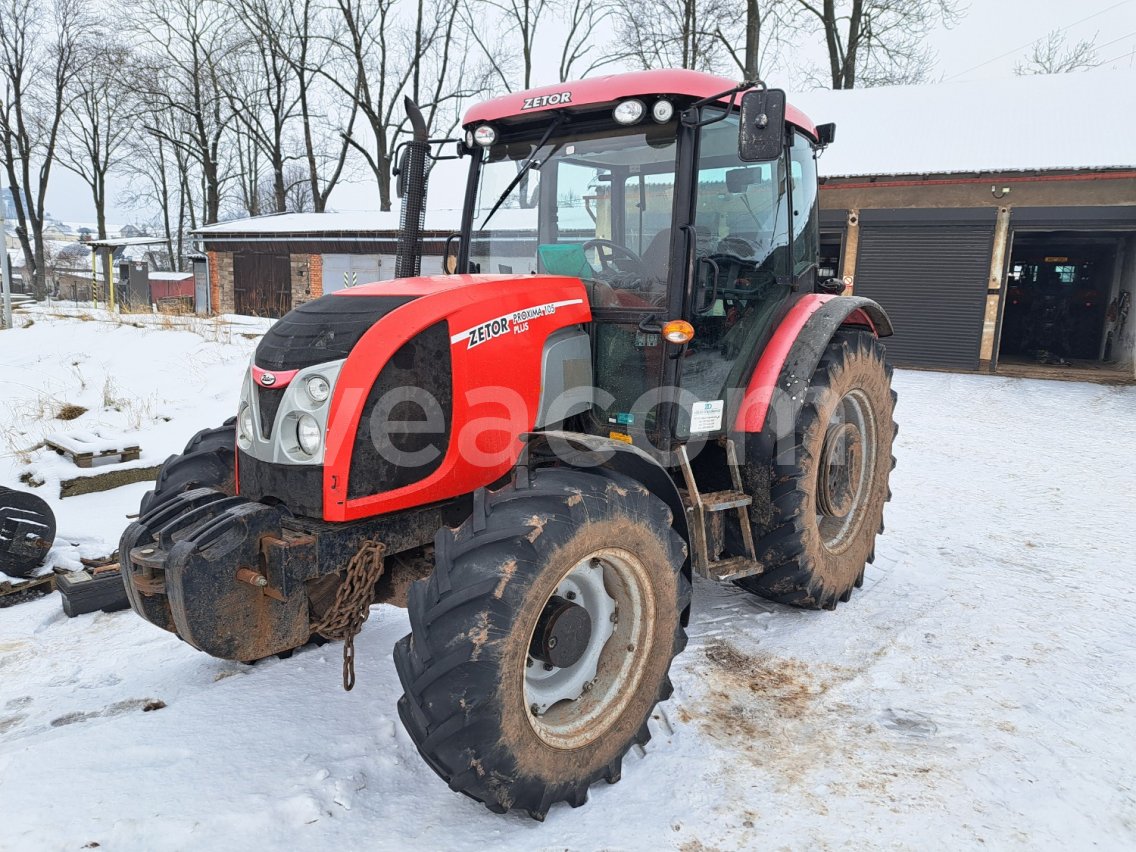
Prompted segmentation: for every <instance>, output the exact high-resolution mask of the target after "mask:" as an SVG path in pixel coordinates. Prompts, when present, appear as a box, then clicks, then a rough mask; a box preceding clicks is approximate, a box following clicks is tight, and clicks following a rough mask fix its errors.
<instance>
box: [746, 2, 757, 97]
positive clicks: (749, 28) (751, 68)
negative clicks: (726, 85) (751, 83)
mask: <svg viewBox="0 0 1136 852" xmlns="http://www.w3.org/2000/svg"><path fill="white" fill-rule="evenodd" d="M758 3H759V0H746V36H745V38H746V42H745V78H746V79H747V80H759V79H760V78H761V75H760V73H759V72H760V69H759V68H758V64H759V62H760V60H759V55H760V53H761V10H760V8H759V6H758Z"/></svg>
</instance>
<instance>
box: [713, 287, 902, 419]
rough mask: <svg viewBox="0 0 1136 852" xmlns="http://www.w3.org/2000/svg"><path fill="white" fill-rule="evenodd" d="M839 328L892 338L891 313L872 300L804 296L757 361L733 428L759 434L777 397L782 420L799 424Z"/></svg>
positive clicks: (778, 410)
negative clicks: (799, 415)
mask: <svg viewBox="0 0 1136 852" xmlns="http://www.w3.org/2000/svg"><path fill="white" fill-rule="evenodd" d="M841 327H847V328H865V329H867V330H869V331H871V332H872V334H874V335H876V336H877V337H889V336H890V335H891V334H892V325H891V319H890V318H889V317H888V315H887V312H886V311H884V309H883V308H881V307H880V306H879V305H878V304H877V303H876V302H873V301H872V300H871V299H865V298H864V297H862V296H830V295H823V294H815V293H810V294H808V295H806V296H804V297H802V298H801V299H800V300H799V301H798V302H797V303H796V304H795V305H793V307H792V308H790V309H789V312H788V313H787V314H786V315H785V318H784V319H783V320H782V321H781V324H780V325H779V326H778V327H777V330H776V331H775V332H774V333H773V337H772V338H770V341H769V344H768V345H767V346H766V347H765V351H764V352H762V354H761V358H760V359H758V362H757V367H756V368H755V369H754V371H753V375H752V376H750V380H749V384H748V386H747V387H746V392H745V396H744V397H743V399H742V404H741V405H740V406H739V407H738V413H737V417H736V418H735V420H734V429H735V430H736V431H738V432H761V431H762V430H763V429H764V428H765V426H766V422H767V420H768V419H769V412H770V409H771V408H772V407H773V403H774V396H775V395H776V398H777V399H776V402H777V412H778V419H782V420H784V422H787V423H793V422H795V420H796V415H797V413H798V412H799V411H800V407H801V404H802V403H803V402H804V397H805V392H806V391H807V390H808V387H809V383H810V382H811V380H812V376H813V373H814V372H815V371H816V368H817V365H818V364H819V363H820V359H821V357H822V356H823V355H824V350H825V348H826V347H827V346H828V344H829V341H831V340H832V336H833V335H834V334H835V333H836V332H837V330H838V329H840V328H841ZM783 408H784V410H782V409H783Z"/></svg>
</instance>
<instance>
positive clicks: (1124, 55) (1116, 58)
mask: <svg viewBox="0 0 1136 852" xmlns="http://www.w3.org/2000/svg"><path fill="white" fill-rule="evenodd" d="M1133 54H1136V47H1134V48H1132V49H1131V50H1130V51H1128V52H1127V53H1122V54H1120V56H1114V57H1112V59H1106V60H1105V61H1104V62H1102V63H1101V65H1108V63H1110V62H1119V61H1120V60H1121V59H1127V58H1128V57H1129V56H1132V55H1133Z"/></svg>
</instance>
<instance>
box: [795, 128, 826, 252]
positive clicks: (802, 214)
mask: <svg viewBox="0 0 1136 852" xmlns="http://www.w3.org/2000/svg"><path fill="white" fill-rule="evenodd" d="M789 160H790V173H791V175H792V179H793V274H794V275H800V274H801V273H802V272H804V271H805V270H806V269H808V268H809V266H811V265H812V264H813V263H815V262H816V254H817V241H818V239H819V213H818V211H817V208H818V207H819V206H820V205H819V204H818V202H817V172H816V155H815V154H814V153H813V146H812V145H811V144H809V140H808V139H806V138H805V137H804V136H802V135H801V134H800V133H794V134H793V146H792V148H790V149H789Z"/></svg>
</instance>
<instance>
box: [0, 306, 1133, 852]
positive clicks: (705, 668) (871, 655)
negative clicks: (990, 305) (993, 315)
mask: <svg viewBox="0 0 1136 852" xmlns="http://www.w3.org/2000/svg"><path fill="white" fill-rule="evenodd" d="M87 313H89V314H91V315H92V317H93V319H92V321H90V322H80V321H78V320H77V319H74V318H72V319H63V318H59V317H50V316H48V315H46V313H41V314H38V315H37V314H30V316H33V317H34V318H35V320H36V324H35V325H34V326H33V327H32V328H29V329H17V330H15V331H9V332H0V371H2V372H0V379H2V381H3V382H4V386H3V388H2V389H0V390H2V391H3V393H4V394H5V395H6V396H8V398H11V399H13V400H14V403H15V404H14V405H9V406H7V410H5V411H3V412H0V417H3V418H5V419H4V421H3V424H2V425H3V426H4V429H5V432H6V433H8V432H11V430H13V429H18V430H22V431H23V432H24V434H23V436H22V438H21V441H27V442H31V441H34V440H35V437H36V435H37V434H38V433H39V432H40V430H41V429H42V428H44V427H45V426H48V425H47V424H42V423H40V422H39V421H38V420H37V419H35V418H34V417H32V416H31V415H30V414H29V413H28V410H29V409H28V406H29V405H35V404H37V403H38V401H39V400H40V399H41V398H43V397H50V398H58V399H66V400H68V401H74V402H78V403H81V404H91V405H92V406H97V404H98V402H99V397H100V382H101V381H102V380H103V378H104V377H105V376H108V375H109V376H114V377H115V380H116V382H118V383H119V386H120V387H121V389H122V390H121V391H120V392H119V394H118V395H121V396H124V397H125V396H127V395H129V396H130V397H132V398H135V399H139V400H142V399H150V400H152V402H151V403H150V412H152V413H153V414H154V415H158V414H159V413H160V414H161V415H163V416H169V417H171V420H170V421H169V422H168V423H167V422H165V421H163V420H162V419H161V416H151V415H150V413H147V414H146V415H145V422H144V423H142V424H140V425H139V426H138V427H137V429H138V431H139V432H140V433H141V434H142V435H143V442H142V443H143V448H144V452H147V453H150V454H151V455H152V457H155V458H158V457H161V456H163V455H164V454H165V453H168V452H172V451H174V450H175V449H176V448H177V447H178V446H180V444H181V443H182V442H183V441H184V440H185V439H186V438H187V437H188V436H189V435H190V434H191V433H192V432H194V431H195V430H196V429H199V428H202V427H205V426H209V425H212V424H214V423H217V422H219V421H220V420H221V419H222V418H223V417H225V416H226V415H227V414H229V413H230V412H231V410H232V406H233V404H234V402H235V400H236V393H237V388H238V381H237V379H238V378H239V374H240V371H241V370H242V369H243V367H244V364H245V361H246V359H247V356H248V352H249V350H250V349H251V348H252V346H253V341H252V340H249V339H246V338H244V337H241V333H240V331H239V330H240V329H243V328H247V327H249V325H248V324H250V323H254V322H255V321H251V320H247V319H245V320H238V321H237V322H239V323H241V324H238V325H228V324H227V323H226V324H225V327H228V328H229V329H230V331H229V332H228V333H219V334H218V335H217V336H216V337H210V335H209V334H204V335H203V334H200V333H198V331H196V330H194V329H193V328H192V327H191V328H185V329H167V328H162V327H160V326H159V324H157V323H150V322H145V323H143V325H144V327H143V328H140V329H138V328H134V327H133V326H131V325H128V324H127V325H120V324H117V323H116V322H114V321H112V320H110V319H109V318H108V317H105V316H102V315H95V314H94V312H89V311H88V312H87ZM24 315H27V314H24ZM74 361H78V363H79V367H77V368H75V369H73V368H72V367H71V364H72V362H74ZM80 378H81V379H82V381H83V382H85V383H86V388H84V387H83V386H82V384H81V382H80ZM895 384H896V388H897V390H898V392H899V407H898V410H897V416H898V420H899V422H900V431H899V436H898V442H897V448H896V455H897V457H898V467H897V468H896V470H895V473H894V475H893V479H892V484H893V488H894V500H893V502H892V503H891V504H890V506H889V509H888V513H887V533H886V534H885V535H884V536H883V537H882V538H881V539H880V541H879V546H878V557H877V560H876V563H875V565H873V566H872V567H870V568H869V570H868V572H867V575H866V581H865V585H864V588H863V589H861V590H860V591H859V592H857V594H856V595H855V596H854V597H853V599H852V601H851V602H850V603H848V604H844V605H842V606H841V607H840V608H839V609H838V610H837V611H836V612H831V613H829V612H820V613H816V612H802V611H796V610H792V609H789V608H786V607H782V606H778V605H774V604H770V603H767V602H764V601H761V600H760V599H757V598H754V597H751V596H749V595H747V594H745V593H743V592H741V591H739V590H738V589H736V588H733V587H730V586H717V585H715V584H712V583H709V582H703V581H698V582H696V584H695V599H694V611H693V617H692V621H691V625H690V636H691V639H690V644H689V646H688V647H687V649H686V651H685V652H684V653H683V654H682V655H681V656H680V657H678V659H677V660H676V662H675V664H674V667H673V669H672V674H673V679H674V682H675V694H674V697H673V698H672V699H671V700H669V701H667V702H666V703H664V704H663V705H661V707H660V708H659V710H658V711H657V712H656V714H655V718H654V719H653V720H652V722H651V729H652V733H653V739H652V741H651V742H650V743H649V744H648V745H647V747H646V749H645V751H642V752H640V751H639V750H638V749H636V750H633V751H632V752H631V753H630V754H629V755H628V756H627V758H626V759H625V761H624V772H623V780H622V781H621V782H620V783H619V784H616V785H614V786H607V785H604V784H600V785H599V786H596V787H594V788H593V789H592V791H591V799H590V801H589V803H588V804H587V805H586V806H584V807H583V808H581V809H578V810H572V809H570V808H568V807H567V806H564V805H558V806H556V807H554V808H553V809H552V810H551V811H550V812H549V814H548V818H547V821H546V822H545V823H544V824H539V823H535V822H533V821H531V820H529V819H528V818H527V817H522V816H517V815H511V816H509V817H505V818H502V817H497V816H494V815H492V814H490V813H489V812H488V811H486V810H485V809H484V808H483V807H481V806H480V805H478V804H476V803H474V802H472V801H470V800H468V799H465V798H464V797H462V796H459V795H457V794H454V793H452V792H450V791H449V790H448V789H447V787H446V785H445V784H444V783H442V782H441V781H440V780H439V779H438V778H437V777H436V776H435V775H434V774H433V772H431V771H430V770H429V769H428V768H427V767H426V766H425V764H423V762H422V761H421V759H420V758H419V757H418V755H417V753H416V751H415V749H414V746H413V744H412V743H411V741H410V739H409V738H408V737H407V735H406V734H405V732H404V731H403V729H402V727H401V724H400V723H399V721H398V716H397V712H396V709H395V701H396V699H397V697H398V696H399V695H400V694H401V690H400V688H399V685H398V679H397V677H396V675H395V673H394V668H393V666H392V664H391V651H392V647H393V645H394V643H395V641H396V640H397V639H398V638H399V637H401V636H402V635H404V634H405V633H406V632H407V629H408V628H407V618H406V614H405V613H404V612H403V611H402V610H398V609H395V608H393V607H389V606H377V607H375V610H374V612H373V613H372V616H371V618H370V620H369V621H368V622H367V624H366V626H365V628H364V630H363V632H362V634H361V635H360V637H359V639H358V642H357V643H356V654H357V667H358V685H357V686H356V688H355V690H354V691H353V692H351V693H344V692H343V691H342V690H341V688H340V685H339V682H340V648H339V646H338V645H328V646H325V647H323V648H306V649H303V650H301V651H299V652H297V653H296V654H295V655H294V656H293V657H292V658H291V659H288V660H277V659H272V660H268V661H263V662H261V663H258V664H256V665H255V666H243V665H239V664H237V663H231V662H224V661H221V660H216V659H212V658H210V657H208V656H206V655H204V654H201V653H199V652H196V651H194V650H193V649H192V648H190V647H189V646H188V645H186V644H185V643H183V642H180V641H179V640H178V639H176V638H175V637H174V636H172V635H170V634H167V633H164V632H162V631H161V630H158V629H157V628H155V627H153V626H152V625H149V624H147V623H145V622H144V621H142V620H141V619H140V618H138V617H137V616H135V615H134V614H133V613H131V612H129V611H127V612H120V613H113V614H101V613H99V614H92V615H86V616H80V617H78V618H76V619H67V618H66V617H64V615H63V613H62V612H61V611H60V606H59V601H58V598H56V597H54V596H52V597H49V598H45V599H42V600H38V601H34V602H31V603H25V604H21V605H19V606H16V607H13V608H10V609H5V610H0V684H2V688H0V803H2V804H0V808H2V809H3V814H4V818H3V819H2V820H0V848H3V849H6V850H7V849H11V850H23V849H37V850H39V849H76V848H80V847H83V846H84V845H85V844H91V843H98V844H100V846H101V848H106V849H113V850H116V851H117V850H134V849H138V850H166V849H171V850H174V849H177V850H180V849H187V848H193V849H204V850H209V849H218V850H220V849H233V848H247V847H252V848H258V849H260V848H266V849H291V848H296V847H298V846H303V847H304V848H309V849H337V848H359V847H360V846H362V845H366V846H367V847H368V848H374V849H379V850H384V849H389V850H403V849H407V848H429V849H443V848H444V849H452V850H459V852H461V850H481V849H485V848H489V847H492V848H494V849H501V850H510V849H517V850H529V849H534V848H566V849H580V850H590V849H600V848H604V849H625V850H639V849H643V850H646V849H652V850H654V849H681V850H711V849H736V848H754V849H758V848H759V849H769V848H777V849H780V848H785V849H814V848H817V849H831V848H884V847H889V848H900V849H920V850H922V849H955V848H975V847H978V846H985V847H987V848H994V849H1018V848H1020V849H1067V848H1089V847H1095V848H1098V849H1106V850H1108V849H1116V850H1120V849H1131V848H1133V847H1134V845H1136V789H1134V783H1133V782H1134V776H1133V773H1132V765H1133V760H1134V758H1136V745H1134V743H1136V713H1133V710H1132V695H1133V694H1134V691H1136V592H1134V590H1133V583H1132V565H1133V558H1132V536H1131V532H1132V530H1131V526H1132V519H1133V518H1134V517H1136V469H1134V462H1133V455H1132V452H1131V448H1132V447H1133V446H1134V445H1136V388H1133V387H1110V386H1100V385H1089V384H1078V383H1063V382H1042V381H1033V380H1021V379H1006V378H997V377H991V376H978V375H950V374H937V373H929V372H906V371H900V372H897V373H896V378H895ZM13 409H19V410H20V411H21V412H23V413H18V414H15V413H13ZM84 416H85V417H91V418H92V419H93V420H94V421H100V422H101V421H106V423H107V425H108V426H109V427H113V428H116V429H120V430H122V431H128V430H129V429H131V428H135V427H133V426H132V425H131V423H129V422H128V421H129V415H128V414H125V413H123V414H119V413H114V412H99V413H96V414H88V415H84ZM48 428H50V429H51V430H52V431H54V430H56V429H57V424H50V426H48ZM21 441H17V444H19V443H21ZM3 462H4V464H5V465H7V466H6V467H4V468H0V482H2V483H4V484H15V475H16V473H17V472H18V471H19V470H20V469H21V465H20V464H19V463H18V461H16V460H14V459H11V458H5V459H4V460H3ZM144 490H145V486H142V485H139V486H131V487H128V488H123V489H119V490H117V491H114V492H110V493H107V494H103V495H92V496H91V497H89V498H72V499H68V500H66V501H54V502H53V506H54V508H55V509H56V511H57V512H58V513H59V523H60V529H61V535H63V536H70V535H77V534H82V535H83V536H85V537H87V540H89V541H95V540H97V541H101V542H105V543H110V542H113V541H114V540H115V539H116V538H117V536H118V533H119V531H120V530H121V528H122V526H123V525H124V524H125V518H124V515H125V514H126V513H128V512H131V511H135V509H136V506H137V501H138V499H139V497H140V495H141V492H142V491H144ZM49 496H50V495H49ZM88 515H90V517H88ZM149 701H161V702H164V704H165V705H166V706H165V707H164V708H162V709H157V710H153V711H150V712H145V711H144V710H143V709H142V708H143V706H144V705H145V704H146V702H149Z"/></svg>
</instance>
